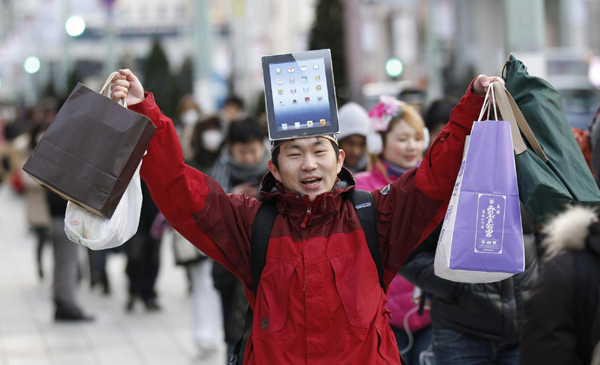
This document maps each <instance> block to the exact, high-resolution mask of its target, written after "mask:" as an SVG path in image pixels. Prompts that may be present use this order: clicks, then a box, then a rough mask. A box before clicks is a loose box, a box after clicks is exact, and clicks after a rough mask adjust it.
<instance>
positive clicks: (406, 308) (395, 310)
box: [356, 168, 431, 332]
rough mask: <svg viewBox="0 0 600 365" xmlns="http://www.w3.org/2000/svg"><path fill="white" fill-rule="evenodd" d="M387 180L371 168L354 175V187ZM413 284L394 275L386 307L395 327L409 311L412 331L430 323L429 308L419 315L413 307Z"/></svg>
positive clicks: (375, 185)
mask: <svg viewBox="0 0 600 365" xmlns="http://www.w3.org/2000/svg"><path fill="white" fill-rule="evenodd" d="M388 183H389V182H388V180H387V179H386V178H385V176H384V175H383V173H382V172H381V170H380V169H378V168H372V169H370V170H369V171H365V172H362V173H360V174H357V175H356V188H357V189H363V190H375V189H377V188H381V187H383V186H386V185H388ZM414 290H415V286H414V285H413V284H411V283H410V282H409V281H408V280H406V279H404V278H403V277H402V276H400V275H396V277H394V280H392V282H391V284H390V287H389V288H388V292H387V297H388V304H387V307H388V309H389V310H390V312H391V316H390V319H389V322H390V324H391V325H393V326H395V327H397V328H404V319H405V317H406V316H407V315H409V312H410V313H411V314H410V315H409V317H408V329H409V330H410V331H412V332H415V331H417V330H420V329H421V328H424V327H427V326H429V325H431V318H429V310H426V311H424V312H423V315H419V314H418V313H416V312H415V310H414V308H415V307H418V303H416V304H415V303H414V302H413V300H412V299H413V293H414ZM411 311H412V312H411Z"/></svg>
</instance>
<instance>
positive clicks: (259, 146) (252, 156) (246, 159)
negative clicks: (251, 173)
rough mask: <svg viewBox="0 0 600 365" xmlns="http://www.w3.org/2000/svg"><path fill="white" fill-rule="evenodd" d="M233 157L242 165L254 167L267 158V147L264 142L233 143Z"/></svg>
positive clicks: (230, 149)
mask: <svg viewBox="0 0 600 365" xmlns="http://www.w3.org/2000/svg"><path fill="white" fill-rule="evenodd" d="M229 153H231V157H233V159H234V160H235V161H236V162H237V163H238V164H240V165H245V166H254V165H256V164H258V163H259V162H260V161H261V160H262V159H263V158H264V157H265V153H266V152H265V145H264V144H263V142H262V141H252V142H248V143H233V144H231V145H230V146H229Z"/></svg>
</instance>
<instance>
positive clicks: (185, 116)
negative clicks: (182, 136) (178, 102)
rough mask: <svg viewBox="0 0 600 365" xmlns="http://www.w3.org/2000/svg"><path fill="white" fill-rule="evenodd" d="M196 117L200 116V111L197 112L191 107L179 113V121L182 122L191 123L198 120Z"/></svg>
mask: <svg viewBox="0 0 600 365" xmlns="http://www.w3.org/2000/svg"><path fill="white" fill-rule="evenodd" d="M198 117H200V113H198V112H197V111H196V110H194V109H191V110H188V111H185V112H183V113H182V114H181V117H180V118H181V121H182V122H183V124H185V125H192V124H195V123H196V122H197V121H198Z"/></svg>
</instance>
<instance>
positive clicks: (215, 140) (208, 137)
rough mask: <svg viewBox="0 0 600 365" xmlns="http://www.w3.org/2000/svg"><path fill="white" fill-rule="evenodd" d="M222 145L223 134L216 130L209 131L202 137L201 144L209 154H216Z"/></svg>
mask: <svg viewBox="0 0 600 365" xmlns="http://www.w3.org/2000/svg"><path fill="white" fill-rule="evenodd" d="M221 143H223V133H222V132H221V131H218V130H216V129H211V130H208V131H206V132H204V134H203V135H202V144H203V145H204V148H206V149H207V150H208V151H210V152H216V151H217V150H218V149H219V147H221Z"/></svg>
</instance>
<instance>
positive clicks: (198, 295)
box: [173, 116, 224, 358]
mask: <svg viewBox="0 0 600 365" xmlns="http://www.w3.org/2000/svg"><path fill="white" fill-rule="evenodd" d="M223 144H224V137H223V132H222V122H221V119H220V118H219V117H218V116H210V117H207V118H205V119H202V120H200V121H199V122H198V123H196V124H195V125H194V126H193V131H192V133H191V140H190V147H191V148H190V151H189V152H190V153H189V159H187V161H186V162H187V163H188V164H189V165H190V166H193V167H195V168H196V169H198V170H200V171H202V172H203V173H209V172H210V171H211V169H212V167H213V165H214V164H215V162H216V161H217V159H218V158H219V156H220V154H221V149H222V148H223ZM173 253H174V257H175V263H176V264H177V265H180V266H183V267H184V268H185V269H186V271H187V273H188V278H189V287H190V291H191V294H192V339H193V341H194V343H195V344H196V348H197V350H198V354H199V356H200V358H206V357H208V356H211V354H212V353H214V352H215V351H217V349H218V347H219V342H221V341H222V340H221V338H222V337H223V313H222V309H221V299H220V297H219V293H218V292H217V289H216V288H215V287H214V281H213V278H212V265H213V261H212V260H210V259H208V257H207V256H206V255H205V254H204V253H203V252H202V251H200V250H198V249H196V247H195V246H194V245H192V244H191V243H190V242H189V241H188V240H187V239H185V238H184V237H183V236H182V235H181V234H179V232H177V231H175V230H173Z"/></svg>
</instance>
